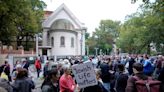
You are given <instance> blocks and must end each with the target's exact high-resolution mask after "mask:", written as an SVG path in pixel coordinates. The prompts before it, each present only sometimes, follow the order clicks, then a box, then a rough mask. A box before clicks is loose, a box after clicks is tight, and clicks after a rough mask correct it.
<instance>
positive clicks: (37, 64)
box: [35, 59, 41, 69]
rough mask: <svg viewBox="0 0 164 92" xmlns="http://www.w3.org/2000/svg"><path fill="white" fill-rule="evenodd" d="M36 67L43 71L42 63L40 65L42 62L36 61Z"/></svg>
mask: <svg viewBox="0 0 164 92" xmlns="http://www.w3.org/2000/svg"><path fill="white" fill-rule="evenodd" d="M35 67H36V69H41V63H40V60H38V59H37V60H36V61H35Z"/></svg>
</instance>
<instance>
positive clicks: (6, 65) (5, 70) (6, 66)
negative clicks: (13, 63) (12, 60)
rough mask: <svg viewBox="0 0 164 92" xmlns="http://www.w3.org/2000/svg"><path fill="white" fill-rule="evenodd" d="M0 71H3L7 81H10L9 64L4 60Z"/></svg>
mask: <svg viewBox="0 0 164 92" xmlns="http://www.w3.org/2000/svg"><path fill="white" fill-rule="evenodd" d="M0 72H1V73H2V72H4V73H5V74H6V75H7V76H8V79H9V81H12V80H11V76H10V65H9V63H8V61H5V63H4V64H3V65H2V66H1V67H0ZM1 73H0V74H1Z"/></svg>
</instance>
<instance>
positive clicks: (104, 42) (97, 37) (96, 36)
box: [86, 20, 120, 54]
mask: <svg viewBox="0 0 164 92" xmlns="http://www.w3.org/2000/svg"><path fill="white" fill-rule="evenodd" d="M119 25H120V22H119V21H112V20H101V21H100V26H99V28H96V29H95V30H96V31H95V32H93V35H92V37H90V38H89V39H88V40H87V41H86V45H88V46H89V51H90V54H94V53H95V48H98V54H99V53H100V51H102V53H104V54H109V52H111V51H112V44H113V43H114V39H116V38H117V37H118V34H119V32H118V29H119Z"/></svg>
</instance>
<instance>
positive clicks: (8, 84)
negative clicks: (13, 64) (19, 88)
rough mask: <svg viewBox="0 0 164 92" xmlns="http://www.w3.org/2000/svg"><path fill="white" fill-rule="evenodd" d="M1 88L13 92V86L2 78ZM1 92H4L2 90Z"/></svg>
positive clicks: (0, 81) (0, 80) (0, 79)
mask: <svg viewBox="0 0 164 92" xmlns="http://www.w3.org/2000/svg"><path fill="white" fill-rule="evenodd" d="M0 87H1V88H3V89H4V90H6V92H13V88H12V86H11V85H10V83H9V81H7V80H6V79H3V78H0ZM0 92H2V91H1V90H0Z"/></svg>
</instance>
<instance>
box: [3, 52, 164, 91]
mask: <svg viewBox="0 0 164 92" xmlns="http://www.w3.org/2000/svg"><path fill="white" fill-rule="evenodd" d="M86 62H92V64H93V67H94V70H95V75H96V79H97V81H98V83H97V85H94V86H88V87H85V88H79V87H78V84H77V81H76V80H75V77H74V76H75V75H74V74H73V73H72V71H71V66H72V65H75V64H82V63H86ZM34 65H35V68H36V72H37V77H38V78H39V77H40V72H41V71H42V70H43V76H44V81H43V83H42V85H41V91H42V92H164V56H162V55H158V56H149V55H146V54H144V55H134V54H133V55H127V56H97V57H94V56H91V57H88V59H84V58H82V57H80V58H75V57H72V58H68V59H65V60H63V61H58V62H56V63H55V64H54V65H52V63H51V62H48V61H46V63H45V64H44V66H43V67H42V64H41V61H40V59H39V58H37V59H36V60H35V64H34ZM28 67H29V63H28V62H27V61H26V60H25V61H23V62H21V63H20V62H19V61H18V62H16V64H15V65H14V69H13V71H12V73H10V65H9V64H8V62H7V61H6V62H5V63H4V64H3V65H1V66H0V73H1V76H0V92H32V89H34V88H35V83H34V82H33V80H32V78H31V77H29V75H28ZM50 67H51V68H50ZM6 76H7V77H6ZM1 90H6V91H1Z"/></svg>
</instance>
